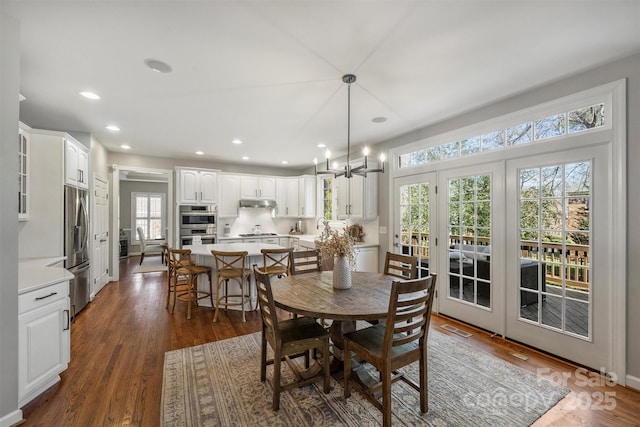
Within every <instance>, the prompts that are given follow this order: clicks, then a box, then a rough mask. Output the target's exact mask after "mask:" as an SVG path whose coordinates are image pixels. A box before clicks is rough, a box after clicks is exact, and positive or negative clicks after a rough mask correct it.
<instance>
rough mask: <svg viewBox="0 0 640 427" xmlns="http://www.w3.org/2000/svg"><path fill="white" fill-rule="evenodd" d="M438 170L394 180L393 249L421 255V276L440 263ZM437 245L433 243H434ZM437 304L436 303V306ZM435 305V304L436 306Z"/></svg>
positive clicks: (399, 252)
mask: <svg viewBox="0 0 640 427" xmlns="http://www.w3.org/2000/svg"><path fill="white" fill-rule="evenodd" d="M435 188H436V174H435V173H428V174H420V175H412V176H408V177H402V178H396V179H395V180H394V192H393V194H394V204H393V206H394V208H395V209H394V218H395V219H396V220H395V223H394V230H393V251H394V252H395V253H398V254H404V255H414V256H416V257H417V258H418V277H425V276H428V275H429V271H430V270H431V269H435V268H436V267H435V266H436V262H437V258H436V253H435V250H434V248H435V243H434V241H435V239H433V236H434V235H435V234H434V233H433V232H432V224H435V220H434V215H435V212H436V210H435V206H436V205H435V201H436V192H435ZM432 246H433V247H432ZM436 305H437V303H436V304H434V306H436ZM434 309H435V307H434Z"/></svg>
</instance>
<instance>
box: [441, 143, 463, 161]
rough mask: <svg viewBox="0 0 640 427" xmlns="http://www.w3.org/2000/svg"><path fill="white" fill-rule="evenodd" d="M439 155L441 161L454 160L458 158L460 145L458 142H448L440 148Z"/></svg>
mask: <svg viewBox="0 0 640 427" xmlns="http://www.w3.org/2000/svg"><path fill="white" fill-rule="evenodd" d="M440 155H441V158H442V159H454V158H456V157H460V145H459V144H458V142H457V141H456V142H450V143H449V144H443V145H441V146H440Z"/></svg>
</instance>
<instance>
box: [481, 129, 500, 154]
mask: <svg viewBox="0 0 640 427" xmlns="http://www.w3.org/2000/svg"><path fill="white" fill-rule="evenodd" d="M502 147H504V131H502V130H499V131H496V132H491V133H487V134H484V135H482V151H490V150H497V149H498V148H502Z"/></svg>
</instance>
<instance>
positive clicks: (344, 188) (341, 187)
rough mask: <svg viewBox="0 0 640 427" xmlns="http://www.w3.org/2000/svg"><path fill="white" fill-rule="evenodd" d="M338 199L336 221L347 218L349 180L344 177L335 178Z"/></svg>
mask: <svg viewBox="0 0 640 427" xmlns="http://www.w3.org/2000/svg"><path fill="white" fill-rule="evenodd" d="M334 182H335V184H336V191H337V193H338V194H337V198H338V219H347V218H349V180H348V179H347V178H345V177H344V176H341V177H339V178H335V181H334Z"/></svg>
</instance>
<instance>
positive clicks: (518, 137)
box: [507, 122, 533, 145]
mask: <svg viewBox="0 0 640 427" xmlns="http://www.w3.org/2000/svg"><path fill="white" fill-rule="evenodd" d="M532 134H533V132H532V126H531V122H528V123H522V124H520V125H518V126H515V127H512V128H508V129H507V144H508V145H517V144H524V143H527V142H531V141H533V136H532Z"/></svg>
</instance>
